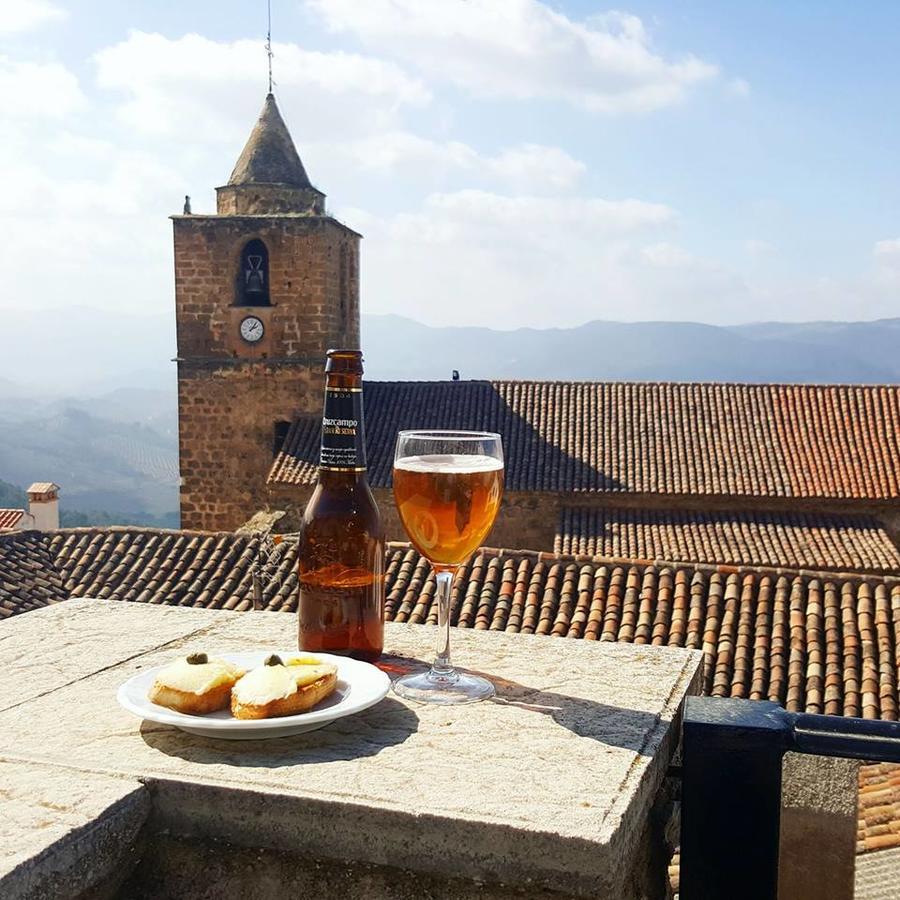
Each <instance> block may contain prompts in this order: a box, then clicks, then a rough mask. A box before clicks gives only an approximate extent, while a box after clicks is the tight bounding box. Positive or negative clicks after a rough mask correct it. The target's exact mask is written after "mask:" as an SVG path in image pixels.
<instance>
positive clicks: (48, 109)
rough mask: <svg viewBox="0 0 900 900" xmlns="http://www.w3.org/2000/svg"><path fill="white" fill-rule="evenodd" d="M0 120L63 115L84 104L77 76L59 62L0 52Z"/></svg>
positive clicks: (61, 116)
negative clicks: (18, 57) (22, 58)
mask: <svg viewBox="0 0 900 900" xmlns="http://www.w3.org/2000/svg"><path fill="white" fill-rule="evenodd" d="M0 97H2V98H3V103H2V105H0V121H3V120H10V119H12V120H26V119H62V118H65V117H66V116H68V115H71V114H72V113H74V112H77V111H78V110H80V109H82V108H83V107H84V106H85V103H86V101H85V97H84V94H83V93H82V92H81V88H80V87H79V85H78V79H77V78H76V77H75V75H74V74H73V73H72V72H70V71H69V70H68V69H67V68H66V67H65V66H63V65H60V64H59V63H33V62H21V61H18V60H14V59H10V58H9V57H8V56H0Z"/></svg>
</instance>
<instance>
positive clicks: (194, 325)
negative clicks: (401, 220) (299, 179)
mask: <svg viewBox="0 0 900 900" xmlns="http://www.w3.org/2000/svg"><path fill="white" fill-rule="evenodd" d="M173 222H174V227H175V315H176V326H177V335H178V355H179V357H181V358H192V357H193V358H198V357H199V358H203V359H208V358H213V359H229V358H235V357H241V358H248V359H260V358H275V359H280V358H296V357H303V356H306V357H312V358H313V359H315V360H318V361H319V364H321V361H322V360H323V359H324V355H325V351H326V350H328V349H329V348H330V347H335V346H351V347H355V346H357V345H358V344H359V235H357V234H355V233H354V232H352V231H350V230H349V229H347V228H345V227H344V226H343V225H340V224H339V223H338V222H336V221H335V220H334V219H331V218H328V217H327V216H267V217H266V216H252V217H250V216H228V217H224V216H222V217H220V216H175V217H174V218H173ZM253 238H259V239H260V240H262V241H263V243H264V244H265V245H266V248H267V250H268V252H269V293H270V300H271V306H270V307H246V306H244V307H235V305H234V302H235V296H236V286H237V278H238V274H239V273H238V268H239V263H240V253H241V250H242V249H243V247H244V245H245V244H246V243H247V241H249V240H252V239H253ZM342 263H343V266H342ZM342 268H343V271H342ZM257 312H259V313H260V314H261V315H263V316H265V317H266V318H267V320H268V321H267V322H266V324H267V329H266V336H265V337H264V338H263V340H262V341H260V342H259V344H256V345H252V346H251V345H249V344H246V343H245V342H243V341H241V340H240V338H239V337H238V336H237V334H236V329H235V317H236V315H238V316H240V317H243V315H247V314H251V313H252V314H257Z"/></svg>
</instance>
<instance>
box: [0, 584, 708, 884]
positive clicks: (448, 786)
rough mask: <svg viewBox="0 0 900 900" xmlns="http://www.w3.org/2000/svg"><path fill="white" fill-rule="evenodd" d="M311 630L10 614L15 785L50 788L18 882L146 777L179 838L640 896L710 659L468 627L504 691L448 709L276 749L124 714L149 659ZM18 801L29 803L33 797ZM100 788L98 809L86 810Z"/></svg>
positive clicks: (193, 619) (384, 709) (201, 618)
mask: <svg viewBox="0 0 900 900" xmlns="http://www.w3.org/2000/svg"><path fill="white" fill-rule="evenodd" d="M294 629H295V619H294V617H293V616H290V615H286V614H278V613H268V612H266V613H262V612H259V613H253V612H244V613H232V612H222V611H211V610H200V609H185V608H179V607H148V606H145V605H143V604H131V603H115V602H110V601H102V600H69V601H66V602H65V603H62V604H59V605H57V606H53V607H49V608H47V609H43V610H39V611H36V612H30V613H26V614H24V615H21V616H17V617H15V618H13V619H11V620H9V621H7V622H5V623H3V625H2V627H0V671H2V672H3V673H4V677H3V678H2V679H0V763H2V765H3V767H4V771H5V772H10V773H11V774H10V776H9V779H7V777H6V776H4V782H5V783H12V784H16V785H25V786H27V785H28V784H31V785H34V784H35V783H36V782H41V783H42V784H43V788H42V790H41V791H39V792H36V794H35V799H34V804H35V806H36V808H38V807H39V808H40V809H43V810H44V811H45V813H46V814H45V815H44V814H43V813H42V814H41V815H43V818H44V819H47V821H48V823H49V824H48V827H46V828H37V829H35V828H29V829H25V831H24V832H23V831H22V829H21V821H23V820H27V819H28V813H27V812H21V811H20V814H19V815H18V817H17V816H13V817H9V816H4V817H3V819H2V822H0V838H2V843H0V846H6V847H11V848H15V854H16V855H15V856H14V857H9V855H7V858H6V859H5V860H2V861H0V867H5V871H6V873H7V874H10V873H11V874H12V875H14V874H15V871H13V870H14V869H15V867H16V866H17V865H18V866H21V863H22V860H23V858H26V857H27V856H28V847H27V846H23V843H24V844H28V843H29V842H31V843H32V844H33V847H32V849H33V851H34V855H37V854H39V853H40V852H42V851H43V850H44V849H46V846H48V845H49V844H50V843H52V842H54V841H57V840H58V839H59V835H60V832H61V831H62V832H64V831H66V829H77V828H79V827H81V826H82V825H83V824H84V822H83V821H82V820H85V821H87V820H90V818H91V816H93V815H95V814H96V815H99V814H100V811H102V809H106V808H108V807H110V805H112V806H115V804H116V802H118V801H120V800H122V798H125V799H128V798H129V797H131V794H132V792H133V791H134V790H135V789H137V788H140V785H141V784H143V785H145V786H146V790H147V791H149V794H150V797H151V799H152V806H153V815H154V817H155V821H157V822H158V823H161V824H162V825H163V826H166V827H170V828H172V829H173V831H178V830H179V829H180V830H181V831H183V832H185V833H197V834H205V835H214V836H215V837H217V838H221V839H223V840H227V841H231V842H233V843H237V844H239V845H241V846H257V845H258V846H263V847H272V848H279V849H290V850H295V851H296V850H298V849H302V851H303V852H307V853H310V854H321V855H322V856H323V857H324V858H330V859H351V860H358V861H361V862H366V863H374V864H379V865H391V866H399V867H404V868H408V869H412V870H419V871H423V872H431V873H439V874H446V875H453V876H457V877H462V878H472V879H478V880H483V881H496V882H505V883H523V884H524V883H530V884H533V885H536V886H541V887H546V888H550V889H553V890H557V891H561V892H568V893H571V894H574V895H584V896H596V895H600V896H603V895H604V894H606V893H608V894H609V895H610V896H627V895H628V889H627V887H626V881H627V879H628V878H629V877H630V875H629V860H630V859H631V858H632V857H634V856H635V854H637V853H638V852H639V850H638V848H639V846H640V844H641V841H642V840H643V839H644V835H645V832H646V829H647V819H648V814H649V811H650V808H651V806H652V804H653V801H654V798H655V796H656V794H657V792H658V790H659V787H660V784H661V782H662V779H663V777H664V774H665V769H666V767H667V765H668V763H669V760H670V757H671V754H672V751H673V749H674V745H675V742H676V741H677V727H675V723H677V718H678V715H679V711H680V708H681V704H682V702H683V699H684V696H685V695H686V694H687V693H691V692H696V690H697V673H698V669H699V665H700V659H701V657H700V654H699V653H696V652H691V651H685V650H679V649H675V648H657V647H649V646H633V645H629V644H615V643H597V642H589V641H567V640H564V639H558V638H549V637H538V636H531V635H509V634H499V633H488V632H479V631H469V630H456V629H454V630H453V634H452V642H453V655H454V660H455V661H456V662H457V663H458V664H459V665H462V666H465V667H468V668H471V669H473V670H476V671H480V672H483V673H485V674H487V675H488V676H489V677H491V678H492V680H493V681H494V683H495V684H496V686H497V697H496V698H495V699H494V700H493V701H489V702H485V703H480V704H475V705H471V706H461V707H427V706H419V705H416V704H413V703H409V702H407V701H403V700H401V699H399V698H398V697H396V696H395V695H393V694H390V695H389V696H388V697H387V698H386V699H385V700H384V701H382V702H381V703H380V704H379V705H377V706H375V707H373V708H371V709H369V710H366V711H365V712H363V713H360V714H358V715H355V716H350V717H347V718H345V719H341V720H339V721H337V722H334V723H332V724H330V725H328V726H327V727H325V728H323V729H320V730H318V731H313V732H310V733H308V734H305V735H299V736H296V737H291V738H281V739H276V740H268V741H240V742H233V741H224V740H211V739H205V738H200V737H195V736H192V735H188V734H185V733H183V732H180V731H178V730H176V729H174V728H171V727H168V726H163V725H157V724H154V723H150V722H141V721H140V720H138V719H137V718H135V717H134V716H133V715H131V714H130V713H127V712H126V711H125V710H123V709H121V708H120V707H119V706H118V704H117V702H116V690H117V689H118V687H119V685H120V684H121V683H122V682H123V681H125V680H126V679H127V678H129V677H130V676H131V675H133V674H134V673H136V672H139V671H141V670H142V669H146V668H148V667H152V666H156V665H160V664H162V663H165V662H167V661H169V660H170V659H171V658H173V657H175V656H179V655H183V654H184V653H186V652H190V651H195V650H205V651H207V652H210V653H215V652H228V651H238V650H246V649H256V648H260V649H262V648H272V649H277V648H283V647H285V646H291V645H292V644H293V641H294V635H295V631H294ZM432 643H433V629H432V628H431V627H429V626H421V625H398V624H388V625H387V626H386V654H389V655H388V656H386V657H385V660H384V662H385V665H386V667H387V668H388V669H389V670H393V671H400V670H404V669H408V667H409V665H410V664H411V660H413V659H417V658H418V659H427V658H428V656H429V654H430V648H431V646H432ZM36 770H38V771H40V770H44V771H45V772H46V774H47V777H46V778H45V779H41V778H40V777H38V776H36V775H35V771H36ZM117 780H118V781H117ZM93 781H97V783H98V788H97V790H96V791H94V790H93V789H92V788H91V785H92V782H93ZM116 783H119V784H121V787H120V788H118V789H117V790H116V789H114V788H112V787H110V785H111V784H113V785H114V784H116ZM16 791H17V793H16V795H15V802H16V803H17V804H19V806H20V807H21V805H22V804H23V803H24V804H25V805H26V806H27V792H26V791H25V790H24V789H23V788H21V787H20V788H17V789H16ZM85 793H89V794H91V801H90V803H87V804H86V803H84V802H80V801H83V800H84V796H83V795H84V794H85ZM54 797H55V798H56V800H54V799H52V798H54ZM48 798H50V799H48ZM132 799H133V798H132ZM54 807H59V808H58V809H54ZM79 817H80V818H79ZM38 818H40V816H38ZM11 829H12V830H16V829H18V831H19V834H18V835H17V836H16V837H15V838H11V836H10V834H9V833H8V832H10V830H11ZM29 835H30V837H29ZM3 875H4V869H3V868H0V878H2V876H3ZM3 883H4V882H3V881H0V884H3Z"/></svg>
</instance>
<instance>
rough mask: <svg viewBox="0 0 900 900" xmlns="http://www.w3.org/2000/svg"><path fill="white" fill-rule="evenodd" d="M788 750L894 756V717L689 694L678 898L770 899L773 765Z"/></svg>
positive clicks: (899, 753) (776, 820)
mask: <svg viewBox="0 0 900 900" xmlns="http://www.w3.org/2000/svg"><path fill="white" fill-rule="evenodd" d="M788 751H795V752H798V753H808V754H812V755H815V756H839V757H844V758H847V759H865V760H872V761H879V762H900V722H882V721H877V720H872V719H853V718H850V717H844V716H819V715H810V714H807V713H792V712H788V711H787V710H785V709H782V708H781V707H780V706H779V705H778V704H777V703H769V702H766V701H759V700H724V699H716V698H712V697H688V699H687V702H686V704H685V710H684V726H683V745H682V753H683V759H682V767H681V776H682V787H681V866H680V878H679V885H680V886H679V893H680V896H681V900H768V898H777V896H778V842H779V830H780V819H781V766H782V760H783V757H784V754H785V753H787V752H788Z"/></svg>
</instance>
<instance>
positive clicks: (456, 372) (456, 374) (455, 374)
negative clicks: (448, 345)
mask: <svg viewBox="0 0 900 900" xmlns="http://www.w3.org/2000/svg"><path fill="white" fill-rule="evenodd" d="M450 377H451V378H452V379H453V381H459V369H454V370H453V374H452V375H451V376H450Z"/></svg>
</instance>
